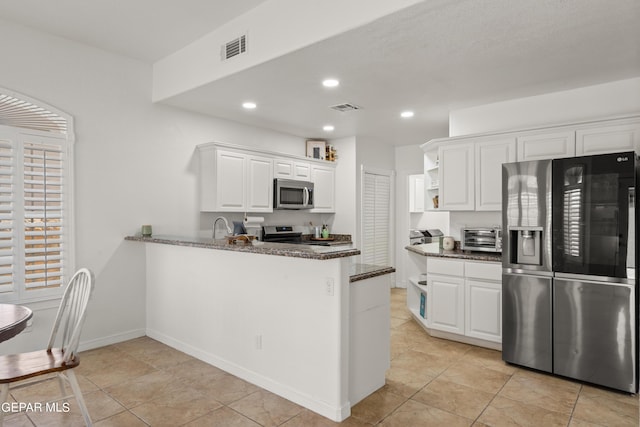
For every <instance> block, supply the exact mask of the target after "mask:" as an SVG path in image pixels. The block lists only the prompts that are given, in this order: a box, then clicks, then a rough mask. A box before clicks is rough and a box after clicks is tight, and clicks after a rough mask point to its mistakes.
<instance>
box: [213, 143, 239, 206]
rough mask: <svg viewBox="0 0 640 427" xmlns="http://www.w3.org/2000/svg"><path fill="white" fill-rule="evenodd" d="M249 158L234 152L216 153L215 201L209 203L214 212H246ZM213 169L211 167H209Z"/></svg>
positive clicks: (219, 151) (220, 151) (218, 151)
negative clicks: (247, 162)
mask: <svg viewBox="0 0 640 427" xmlns="http://www.w3.org/2000/svg"><path fill="white" fill-rule="evenodd" d="M246 161H247V156H246V155H244V154H241V153H236V152H233V151H222V150H217V151H216V157H215V166H214V168H215V181H214V182H215V185H216V191H215V193H214V194H213V199H212V200H210V201H209V203H207V207H208V209H204V210H211V211H214V212H242V211H244V210H246V203H245V199H246V187H247V178H246V176H247V164H246ZM208 167H211V166H208Z"/></svg>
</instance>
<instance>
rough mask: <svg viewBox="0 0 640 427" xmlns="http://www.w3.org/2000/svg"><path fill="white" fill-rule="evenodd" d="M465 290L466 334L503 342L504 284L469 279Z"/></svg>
mask: <svg viewBox="0 0 640 427" xmlns="http://www.w3.org/2000/svg"><path fill="white" fill-rule="evenodd" d="M465 290H466V295H465V304H466V306H465V313H466V314H467V318H466V323H465V334H466V335H467V336H470V337H474V338H479V339H483V340H488V341H495V342H502V284H501V283H499V282H488V281H481V280H473V279H467V280H466V283H465Z"/></svg>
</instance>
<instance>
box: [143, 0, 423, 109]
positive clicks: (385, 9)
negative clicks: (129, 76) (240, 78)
mask: <svg viewBox="0 0 640 427" xmlns="http://www.w3.org/2000/svg"><path fill="white" fill-rule="evenodd" d="M418 2H419V0H395V1H393V2H389V1H384V0H375V1H372V0H351V1H349V2H344V1H341V0H323V1H312V2H301V1H299V0H270V1H266V2H264V3H262V4H260V5H258V6H257V7H256V8H254V9H252V10H250V11H248V12H247V13H245V14H243V15H241V16H239V17H237V18H236V19H234V20H232V21H230V22H228V23H226V24H225V25H223V26H221V27H220V28H218V29H216V30H215V31H213V32H211V33H209V34H207V35H205V36H204V37H202V38H201V39H199V40H196V41H195V42H193V43H191V44H190V45H188V46H186V47H184V48H183V49H180V50H179V51H177V52H175V53H173V54H171V55H169V56H167V57H166V58H163V59H162V60H160V61H158V62H156V64H154V67H153V74H154V78H153V99H154V100H163V99H166V98H169V97H171V96H174V95H177V94H180V93H183V92H185V91H188V90H191V89H194V88H196V87H198V86H202V85H205V84H207V83H210V82H212V81H215V80H217V79H220V78H222V77H225V76H228V75H231V74H233V73H236V72H238V71H241V70H244V69H247V68H249V67H252V66H255V65H258V64H261V63H263V62H266V61H268V60H271V59H274V58H277V57H279V56H282V55H285V54H288V53H291V52H293V51H295V50H298V49H301V48H303V47H306V46H309V45H311V44H313V43H316V42H319V41H322V40H325V39H328V38H329V37H332V36H335V35H337V34H340V33H343V32H345V31H348V30H351V29H353V28H356V27H358V26H361V25H364V24H367V23H369V22H372V21H374V20H376V19H378V18H381V17H383V16H385V15H387V14H390V13H393V12H396V11H398V10H401V9H403V8H405V7H408V6H411V5H412V4H415V3H418ZM282 11H286V13H282ZM243 33H247V53H246V54H244V55H241V56H237V57H235V58H233V59H231V60H229V61H224V62H222V61H220V55H219V52H220V48H221V46H222V45H223V44H225V43H227V42H229V41H231V40H233V39H235V38H237V37H239V36H240V35H242V34H243Z"/></svg>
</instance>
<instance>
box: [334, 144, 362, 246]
mask: <svg viewBox="0 0 640 427" xmlns="http://www.w3.org/2000/svg"><path fill="white" fill-rule="evenodd" d="M331 144H333V145H334V146H335V148H336V151H337V153H338V160H337V161H338V164H337V166H336V213H335V215H334V217H333V228H332V230H331V231H332V232H334V233H339V234H351V235H352V238H353V239H355V238H357V236H356V235H357V234H358V233H359V231H358V227H357V217H356V210H357V209H356V197H355V193H356V188H357V187H356V181H357V171H356V138H355V137H349V138H341V139H334V140H332V141H331ZM352 258H353V257H352Z"/></svg>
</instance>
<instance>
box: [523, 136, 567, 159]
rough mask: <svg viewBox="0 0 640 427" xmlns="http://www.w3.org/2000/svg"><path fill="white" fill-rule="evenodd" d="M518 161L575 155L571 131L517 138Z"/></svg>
mask: <svg viewBox="0 0 640 427" xmlns="http://www.w3.org/2000/svg"><path fill="white" fill-rule="evenodd" d="M517 142H518V161H519V162H520V161H527V160H544V159H558V158H561V157H573V156H575V155H576V136H575V132H574V131H573V130H566V131H559V132H549V133H534V134H529V135H522V136H518V137H517Z"/></svg>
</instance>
